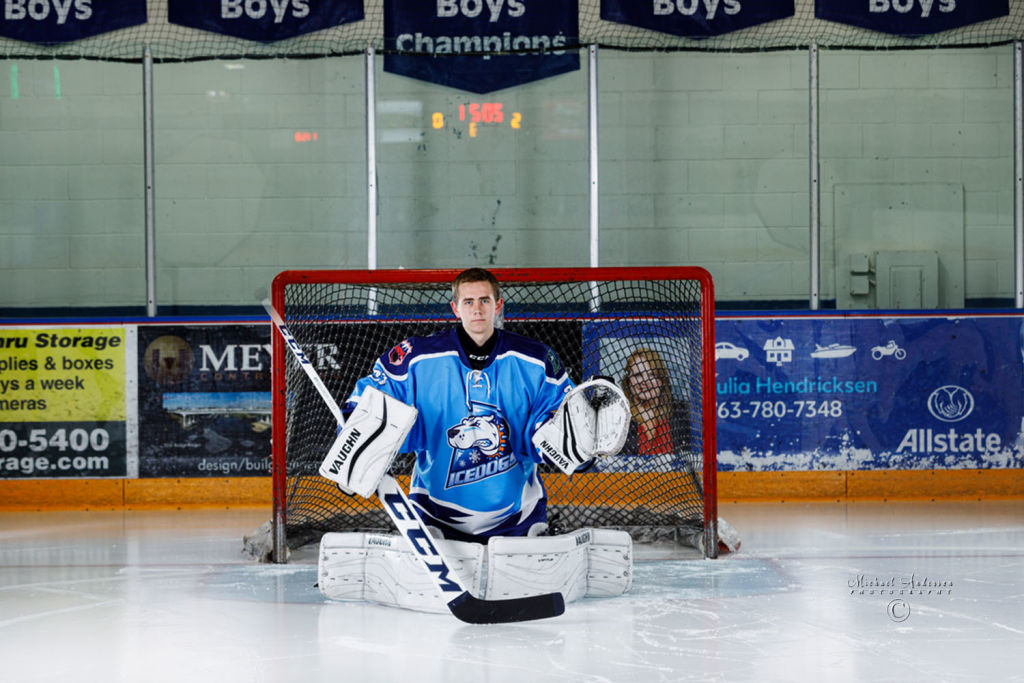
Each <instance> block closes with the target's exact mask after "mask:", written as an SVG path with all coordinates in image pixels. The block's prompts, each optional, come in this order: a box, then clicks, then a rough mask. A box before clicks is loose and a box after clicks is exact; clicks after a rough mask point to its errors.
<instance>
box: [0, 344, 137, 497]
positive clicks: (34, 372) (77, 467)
mask: <svg viewBox="0 0 1024 683" xmlns="http://www.w3.org/2000/svg"><path fill="white" fill-rule="evenodd" d="M128 346H129V345H128V344H127V343H126V335H125V332H124V330H123V329H120V328H115V329H111V328H102V329H100V328H97V329H88V328H52V329H45V330H39V329H28V328H12V329H2V330H0V478H33V479H42V478H55V477H90V478H92V477H124V476H126V475H127V474H128V464H127V448H126V436H125V435H126V425H125V422H126V415H127V412H128V411H127V406H126V395H125V369H126V349H127V348H128Z"/></svg>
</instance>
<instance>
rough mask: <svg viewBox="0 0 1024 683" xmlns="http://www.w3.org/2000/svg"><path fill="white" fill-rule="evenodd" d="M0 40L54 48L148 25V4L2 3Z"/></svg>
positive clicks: (85, 0)
mask: <svg viewBox="0 0 1024 683" xmlns="http://www.w3.org/2000/svg"><path fill="white" fill-rule="evenodd" d="M2 4H3V13H2V14H0V36H3V37H5V38H13V39H14V40H23V41H25V42H28V43H41V44H44V45H52V44H55V43H66V42H70V41H72V40H81V39H83V38H89V37H91V36H95V35H98V34H100V33H107V32H108V31H116V30H118V29H122V28H128V27H129V26H138V25H139V24H145V23H146V0H3V1H2Z"/></svg>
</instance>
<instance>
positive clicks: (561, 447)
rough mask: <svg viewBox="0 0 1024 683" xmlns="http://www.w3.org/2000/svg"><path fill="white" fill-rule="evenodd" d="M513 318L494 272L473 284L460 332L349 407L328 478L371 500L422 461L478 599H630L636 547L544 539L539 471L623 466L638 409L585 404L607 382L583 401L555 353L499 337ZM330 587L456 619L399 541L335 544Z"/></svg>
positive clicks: (611, 535) (424, 503)
mask: <svg viewBox="0 0 1024 683" xmlns="http://www.w3.org/2000/svg"><path fill="white" fill-rule="evenodd" d="M503 305H504V301H503V299H502V298H501V288H500V287H499V285H498V281H497V280H496V279H495V277H494V275H493V274H492V273H490V272H488V271H486V270H483V269H480V268H471V269H469V270H466V271H463V272H462V273H460V274H459V275H458V276H457V277H456V278H455V281H454V282H453V283H452V302H451V308H452V313H453V314H454V315H455V317H456V318H457V319H458V321H459V324H458V325H455V326H453V327H451V328H449V329H447V330H444V331H441V332H438V333H437V334H434V335H432V336H429V337H411V338H409V339H406V340H405V341H402V342H401V343H399V344H398V345H396V346H395V347H394V348H392V349H390V350H389V351H387V352H386V353H384V354H383V355H381V356H380V357H379V358H378V359H377V361H376V362H375V363H374V366H373V372H372V373H371V374H370V375H369V376H367V377H364V378H362V379H360V380H359V381H358V382H357V383H356V386H355V389H354V390H353V391H352V394H351V395H350V397H349V399H348V401H347V403H346V404H345V406H344V407H343V412H345V413H346V414H347V415H348V416H349V417H348V418H347V420H346V423H345V426H344V428H342V429H341V431H340V432H339V435H338V437H337V439H336V440H335V445H334V447H332V451H331V453H330V454H328V457H327V459H325V461H324V463H325V465H324V466H322V467H321V469H320V472H321V474H323V475H324V476H327V477H328V478H331V479H332V480H333V481H335V482H337V483H338V485H339V486H340V487H342V489H343V490H346V491H350V492H354V493H358V494H360V495H363V496H366V497H369V496H372V495H373V492H374V490H375V489H376V486H377V484H378V483H379V482H380V479H381V477H382V475H383V473H384V472H385V471H386V469H387V467H388V466H389V465H390V463H391V461H392V459H393V458H394V455H395V454H396V453H398V452H413V453H415V454H416V461H415V465H414V467H413V473H412V482H411V487H410V495H409V498H410V500H411V501H412V504H413V506H414V507H415V508H416V511H417V513H418V514H419V516H420V518H421V520H422V521H423V522H424V523H425V524H426V525H427V526H428V527H430V528H432V529H433V530H435V533H436V534H437V535H440V536H442V537H443V539H444V540H437V541H435V542H437V543H439V544H441V545H442V547H443V548H444V552H445V555H446V556H448V557H449V558H451V559H452V560H453V561H454V562H455V564H456V571H457V572H458V573H459V574H460V575H461V576H462V579H463V582H464V585H466V586H468V587H470V590H471V591H472V592H473V593H474V594H477V595H478V596H479V594H480V593H481V586H486V591H487V595H488V596H495V597H499V598H501V597H505V598H507V597H523V596H526V595H537V594H543V593H547V592H553V591H558V592H560V593H562V594H563V596H564V598H565V600H566V602H569V601H571V600H575V599H578V598H581V597H584V596H588V595H593V596H613V595H621V594H622V593H623V592H625V591H626V590H628V588H629V585H630V584H631V582H632V554H631V549H632V541H631V539H630V537H629V534H627V533H626V532H624V531H614V530H610V529H584V530H580V531H576V532H573V533H572V534H566V535H562V536H542V534H544V533H545V532H546V530H547V499H546V496H545V493H544V484H543V482H542V481H541V478H540V475H539V473H538V465H539V464H540V463H541V462H542V455H541V453H544V456H543V457H546V458H548V459H549V460H550V461H551V462H552V463H553V464H555V465H556V466H557V467H558V468H559V469H561V470H562V471H563V472H566V473H572V472H573V471H576V470H577V469H578V468H580V467H583V466H586V465H587V464H589V462H590V461H591V460H592V459H593V458H594V457H595V456H597V455H608V454H611V453H617V452H618V450H619V449H620V448H621V447H622V442H623V441H624V440H625V434H626V429H627V428H628V424H629V408H628V404H627V403H626V400H625V397H624V396H622V398H621V401H611V402H607V401H604V402H598V404H597V405H596V407H595V405H594V404H593V403H592V401H591V398H590V397H588V396H587V395H585V394H584V393H583V392H584V390H585V389H586V387H587V386H588V385H590V386H594V385H595V383H594V382H587V383H584V385H581V387H579V388H574V385H573V382H572V380H571V379H570V378H569V376H568V374H567V373H566V370H565V368H564V367H563V366H562V363H561V362H560V361H559V359H558V357H557V356H556V355H555V353H554V352H553V351H552V350H551V349H550V348H548V347H547V346H545V345H544V344H541V343H539V342H537V341H534V340H532V339H528V338H526V337H523V336H521V335H518V334H514V333H512V332H508V331H506V330H502V329H500V328H498V327H497V326H496V321H497V320H498V319H500V316H501V312H502V307H503ZM600 381H602V382H603V381H604V380H600ZM605 384H607V383H605ZM612 389H613V390H614V391H617V389H615V388H614V387H612ZM613 393H614V392H613ZM618 393H619V395H620V396H621V392H618ZM607 425H611V427H608V426H607ZM599 432H607V433H608V434H610V436H606V437H601V436H600V435H599ZM332 454H343V455H344V458H341V459H343V460H344V461H345V463H346V464H345V467H344V469H340V468H335V469H336V470H337V472H334V471H332V469H331V467H330V463H331V461H332ZM485 545H486V549H485ZM485 552H486V557H487V562H486V564H485V562H484V555H485ZM484 567H486V569H487V579H486V582H483V581H482V572H483V570H484ZM318 579H319V580H318V585H319V586H320V590H321V592H322V593H323V594H324V595H326V596H327V597H330V598H338V599H358V600H367V601H370V602H379V603H383V604H387V605H394V606H399V607H405V608H408V609H416V610H423V611H444V610H445V607H444V605H445V603H444V602H443V600H442V598H441V596H440V594H439V593H438V592H437V590H436V589H435V588H434V587H433V585H432V584H431V583H430V578H429V576H428V574H427V573H426V572H425V571H424V570H423V568H422V567H421V566H420V564H419V562H418V560H416V559H415V558H414V557H413V555H412V551H411V549H409V548H408V547H407V545H406V544H405V541H404V539H402V538H400V537H398V536H388V535H380V534H362V533H329V534H325V535H324V536H323V538H322V540H321V543H320V562H319V572H318Z"/></svg>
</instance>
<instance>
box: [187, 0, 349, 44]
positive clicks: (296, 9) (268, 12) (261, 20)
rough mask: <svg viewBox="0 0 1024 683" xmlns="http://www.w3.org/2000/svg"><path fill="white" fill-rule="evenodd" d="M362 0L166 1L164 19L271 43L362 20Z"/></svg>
mask: <svg viewBox="0 0 1024 683" xmlns="http://www.w3.org/2000/svg"><path fill="white" fill-rule="evenodd" d="M363 16H364V15H363V0H332V1H331V2H322V1H318V0H168V5H167V20H168V21H169V22H170V23H172V24H179V25H181V26H188V27H190V28H197V29H199V30H201V31H210V32H212V33H220V34H222V35H226V36H235V37H236V38H244V39H246V40H255V41H259V42H264V43H271V42H274V41H277V40H284V39H286V38H294V37H295V36H299V35H303V34H305V33H312V32H314V31H321V30H323V29H326V28H331V27H333V26H339V25H341V24H347V23H350V22H354V21H362V19H363Z"/></svg>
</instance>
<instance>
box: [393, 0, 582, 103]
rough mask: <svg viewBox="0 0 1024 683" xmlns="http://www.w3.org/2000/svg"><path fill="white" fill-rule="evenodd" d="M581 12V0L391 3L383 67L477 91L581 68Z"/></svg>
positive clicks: (407, 0) (396, 0) (403, 0)
mask: <svg viewBox="0 0 1024 683" xmlns="http://www.w3.org/2000/svg"><path fill="white" fill-rule="evenodd" d="M578 10H579V8H578V5H577V1H576V0H431V1H429V2H423V1H422V0H385V1H384V44H385V47H387V49H388V50H389V52H388V53H387V54H385V55H384V70H385V71H387V72H388V73H393V74H398V75H400V76H409V77H411V78H417V79H419V80H423V81H429V82H431V83H437V84H439V85H446V86H450V87H452V88H459V89H460V90H467V91H469V92H474V93H488V92H492V91H495V90H501V89H502V88H510V87H512V86H516V85H522V84H523V83H529V82H531V81H536V80H540V79H542V78H550V77H551V76H556V75H558V74H562V73H566V72H569V71H576V70H578V69H579V68H580V59H579V53H578V52H577V48H578V46H579V37H578V33H579V30H578V14H579V11H578ZM391 51H397V52H398V53H415V54H393V53H392V52H391ZM495 52H504V53H507V54H486V53H495Z"/></svg>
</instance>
